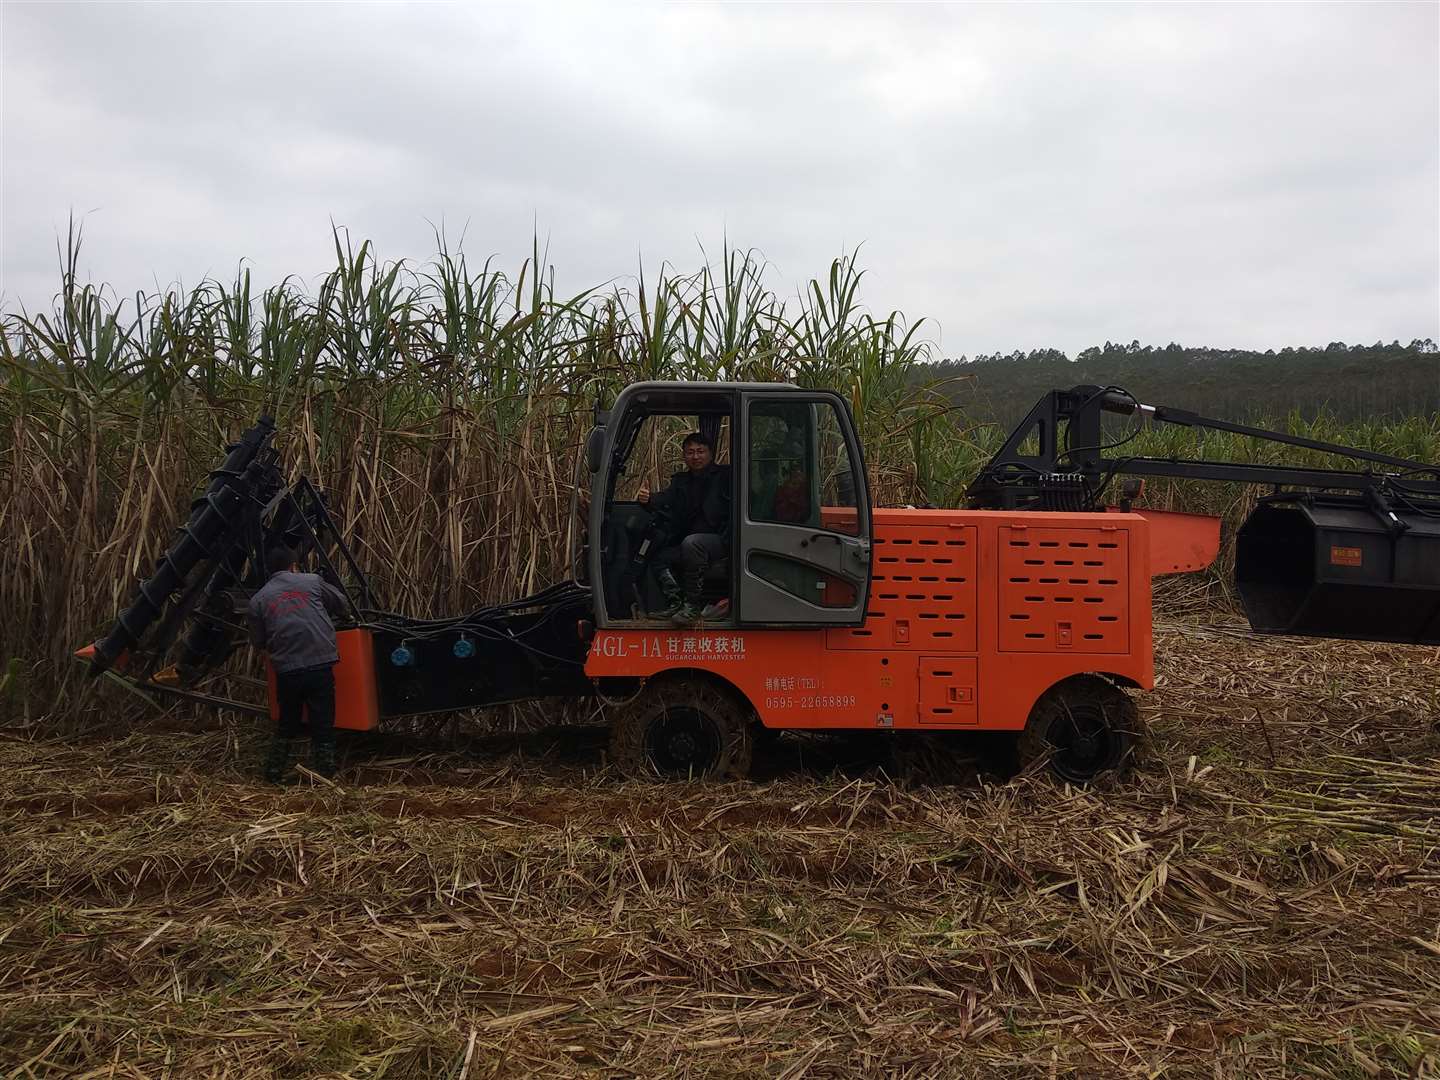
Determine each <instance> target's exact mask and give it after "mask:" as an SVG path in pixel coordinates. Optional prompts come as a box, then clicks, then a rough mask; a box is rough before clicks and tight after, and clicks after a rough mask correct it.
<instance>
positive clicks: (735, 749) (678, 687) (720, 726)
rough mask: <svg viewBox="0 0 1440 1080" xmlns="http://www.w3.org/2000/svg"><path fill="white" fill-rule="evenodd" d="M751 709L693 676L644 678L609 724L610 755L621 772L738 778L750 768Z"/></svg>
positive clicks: (673, 777) (666, 777)
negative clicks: (631, 697) (645, 681)
mask: <svg viewBox="0 0 1440 1080" xmlns="http://www.w3.org/2000/svg"><path fill="white" fill-rule="evenodd" d="M753 719H754V718H753V717H752V716H751V715H750V710H749V709H748V708H747V707H746V706H745V704H744V702H743V701H740V700H739V699H738V698H737V697H736V696H734V695H732V694H730V693H727V692H726V691H725V690H723V689H722V688H720V687H718V686H715V685H713V684H711V683H707V682H705V681H703V680H698V679H684V678H680V679H676V678H672V679H663V680H657V681H655V682H651V683H649V684H648V685H647V686H646V687H645V688H644V689H643V690H641V691H640V693H639V694H638V695H636V697H635V698H633V699H632V700H631V701H630V702H628V703H627V704H625V705H624V706H622V707H621V708H620V709H619V710H618V712H617V713H616V715H615V717H614V718H613V720H612V721H611V724H610V760H611V761H612V762H613V763H614V764H615V765H616V766H617V767H618V768H619V769H620V771H621V772H622V773H624V774H625V775H626V776H629V777H634V778H642V777H643V778H651V779H654V778H656V777H659V778H661V779H664V780H743V779H744V778H745V777H746V776H748V775H749V774H750V759H751V755H752V752H753V750H754V733H753V731H752V728H751V722H752V720H753Z"/></svg>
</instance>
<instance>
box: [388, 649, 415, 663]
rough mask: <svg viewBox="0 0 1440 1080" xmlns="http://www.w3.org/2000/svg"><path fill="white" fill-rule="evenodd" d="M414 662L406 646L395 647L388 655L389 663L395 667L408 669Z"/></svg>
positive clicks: (412, 655)
mask: <svg viewBox="0 0 1440 1080" xmlns="http://www.w3.org/2000/svg"><path fill="white" fill-rule="evenodd" d="M414 662H415V654H414V653H413V652H412V651H411V650H410V647H409V646H408V645H397V646H395V651H394V652H392V653H391V654H390V663H392V664H394V665H395V666H396V667H409V666H410V665H411V664H413V663H414Z"/></svg>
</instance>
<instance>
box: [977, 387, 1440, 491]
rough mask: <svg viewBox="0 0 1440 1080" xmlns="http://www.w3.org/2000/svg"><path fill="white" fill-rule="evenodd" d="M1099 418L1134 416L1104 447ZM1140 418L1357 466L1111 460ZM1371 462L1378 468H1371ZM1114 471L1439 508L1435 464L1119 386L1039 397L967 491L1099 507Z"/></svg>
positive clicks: (1121, 457)
mask: <svg viewBox="0 0 1440 1080" xmlns="http://www.w3.org/2000/svg"><path fill="white" fill-rule="evenodd" d="M1105 413H1112V414H1115V413H1118V414H1123V415H1128V416H1134V417H1136V424H1135V427H1134V428H1133V429H1132V430H1131V431H1130V433H1129V434H1127V435H1125V436H1123V437H1121V438H1118V439H1113V440H1112V441H1109V442H1107V441H1106V439H1105V436H1104V434H1103V432H1102V424H1101V420H1102V417H1103V415H1104V414H1105ZM1146 422H1150V423H1153V424H1175V425H1179V426H1182V427H1190V428H1204V429H1207V430H1210V431H1224V432H1229V433H1231V434H1234V435H1243V436H1246V437H1248V438H1253V439H1261V440H1264V441H1266V442H1272V443H1278V444H1281V445H1285V446H1292V447H1296V448H1297V449H1302V450H1312V451H1317V452H1319V453H1324V454H1333V455H1336V456H1339V457H1345V458H1349V459H1350V460H1352V461H1354V462H1356V463H1357V465H1356V467H1355V468H1353V469H1332V468H1309V467H1298V466H1292V465H1269V464H1262V463H1255V462H1235V461H1209V460H1195V459H1190V458H1160V457H1146V456H1141V455H1125V454H1117V453H1116V451H1120V450H1122V449H1123V447H1124V446H1125V445H1126V444H1127V443H1129V442H1130V441H1131V440H1132V439H1133V438H1135V436H1136V435H1138V434H1139V432H1140V431H1141V430H1142V429H1143V427H1144V425H1145V423H1146ZM1375 466H1380V468H1376V467H1375ZM1118 473H1124V474H1129V475H1133V476H1164V477H1173V478H1176V479H1183V480H1214V481H1221V482H1229V483H1242V484H1270V485H1275V486H1276V487H1277V488H1278V487H1295V488H1307V489H1313V490H1317V491H1349V492H1362V493H1372V497H1370V498H1368V499H1367V503H1368V504H1369V505H1371V506H1372V507H1373V508H1374V509H1375V510H1376V512H1377V513H1381V512H1383V511H1382V506H1383V504H1384V503H1385V502H1388V500H1389V499H1391V498H1395V499H1397V500H1398V501H1399V502H1400V503H1401V504H1402V505H1409V504H1410V503H1412V502H1418V503H1420V504H1425V509H1426V510H1427V511H1432V510H1433V511H1434V512H1440V504H1437V505H1435V506H1433V507H1432V506H1430V505H1428V504H1429V503H1430V502H1431V501H1433V500H1440V466H1435V465H1427V464H1425V463H1423V462H1418V461H1409V460H1406V459H1405V458H1398V457H1392V456H1391V455H1389V454H1380V453H1376V452H1375V451H1372V450H1361V449H1358V448H1356V447H1353V446H1341V445H1339V444H1337V443H1328V442H1322V441H1320V440H1318V439H1307V438H1304V437H1303V436H1299V435H1290V434H1287V433H1285V432H1280V431H1270V430H1267V429H1265V428H1257V427H1250V426H1248V425H1245V424H1237V423H1233V422H1231V421H1229V420H1217V419H1215V418H1213V417H1208V416H1201V415H1199V414H1198V413H1194V412H1190V411H1189V410H1186V409H1177V408H1174V407H1172V406H1168V405H1146V404H1143V403H1141V402H1140V401H1138V400H1137V399H1136V398H1135V397H1134V395H1132V394H1131V393H1129V392H1128V391H1126V390H1122V389H1120V388H1119V387H1115V386H1105V387H1100V386H1076V387H1074V388H1072V389H1070V390H1052V391H1050V392H1049V393H1048V394H1046V395H1045V396H1044V397H1043V398H1041V399H1040V400H1039V401H1038V402H1037V403H1036V404H1035V407H1034V408H1032V409H1031V410H1030V412H1029V414H1028V415H1027V416H1026V417H1025V419H1024V420H1023V421H1021V423H1020V424H1019V426H1018V427H1016V428H1015V430H1014V431H1012V432H1011V433H1010V435H1009V437H1008V438H1007V439H1006V440H1005V443H1004V445H1003V446H1002V447H1001V448H1000V450H999V451H998V452H997V453H996V454H995V456H994V457H993V458H991V459H990V461H989V463H988V464H986V466H985V467H984V468H983V469H981V470H980V473H979V474H978V475H977V476H976V477H975V479H974V480H973V481H972V482H971V483H970V486H969V487H968V488H967V489H966V497H967V499H968V501H969V503H970V505H971V506H974V507H978V508H983V509H1005V510H1095V509H1098V508H1100V507H1101V506H1102V505H1103V502H1102V498H1103V496H1104V494H1105V491H1106V489H1107V487H1108V486H1109V483H1110V481H1111V480H1112V479H1113V478H1114V477H1115V475H1116V474H1118Z"/></svg>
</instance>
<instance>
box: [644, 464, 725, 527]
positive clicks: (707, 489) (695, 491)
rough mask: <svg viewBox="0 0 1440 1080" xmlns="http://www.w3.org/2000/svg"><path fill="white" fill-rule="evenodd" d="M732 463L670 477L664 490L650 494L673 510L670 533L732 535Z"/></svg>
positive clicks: (657, 503) (655, 503)
mask: <svg viewBox="0 0 1440 1080" xmlns="http://www.w3.org/2000/svg"><path fill="white" fill-rule="evenodd" d="M730 504H731V496H730V466H729V465H716V464H714V463H711V464H709V465H706V466H705V468H703V469H701V470H700V471H699V472H698V473H692V472H691V471H690V470H689V469H684V470H682V471H680V472H677V473H676V474H675V475H674V476H672V477H671V478H670V483H669V484H668V485H667V486H666V488H665V490H664V491H661V492H658V493H657V494H654V495H652V496H650V505H651V507H652V508H654V509H657V510H664V511H667V512H668V513H669V514H670V526H671V527H670V533H671V535H672V536H674V537H676V538H677V539H680V538H683V537H686V536H689V535H690V534H691V533H714V534H716V535H717V536H719V537H720V539H722V540H725V541H727V542H728V541H729V539H730Z"/></svg>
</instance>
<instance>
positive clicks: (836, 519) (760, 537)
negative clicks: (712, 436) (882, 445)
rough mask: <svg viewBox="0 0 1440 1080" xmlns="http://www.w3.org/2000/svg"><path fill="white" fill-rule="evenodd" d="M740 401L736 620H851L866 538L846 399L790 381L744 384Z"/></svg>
mask: <svg viewBox="0 0 1440 1080" xmlns="http://www.w3.org/2000/svg"><path fill="white" fill-rule="evenodd" d="M740 399H741V400H740V406H741V408H740V413H741V421H740V425H739V433H738V434H739V438H738V440H737V442H738V448H739V451H740V452H739V454H737V455H736V457H737V465H738V466H739V468H738V469H737V472H738V474H739V476H738V480H739V488H740V490H739V492H738V499H737V506H736V513H737V516H738V517H739V526H740V527H739V529H738V530H737V537H738V550H737V551H736V555H737V556H738V558H737V559H736V562H737V566H736V573H735V579H736V583H737V588H738V596H737V598H736V599H737V601H738V602H737V603H736V609H737V610H736V613H735V614H736V619H737V621H738V622H739V624H740V625H742V626H773V627H823V626H859V625H860V624H861V623H863V622H864V621H865V608H866V602H867V600H868V598H869V592H870V551H871V541H872V539H873V536H872V526H871V519H870V495H869V490H868V487H867V485H866V480H865V462H864V459H863V457H862V455H861V452H860V443H859V440H858V439H857V438H856V435H855V424H854V421H853V420H852V418H851V416H850V409H849V406H848V404H847V403H846V402H845V399H844V398H842V397H840V396H839V395H838V394H833V393H827V392H823V391H808V390H798V389H795V388H792V387H787V388H783V389H782V388H779V387H776V388H775V389H774V390H758V389H746V390H744V391H743V392H742V393H741V395H740Z"/></svg>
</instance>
